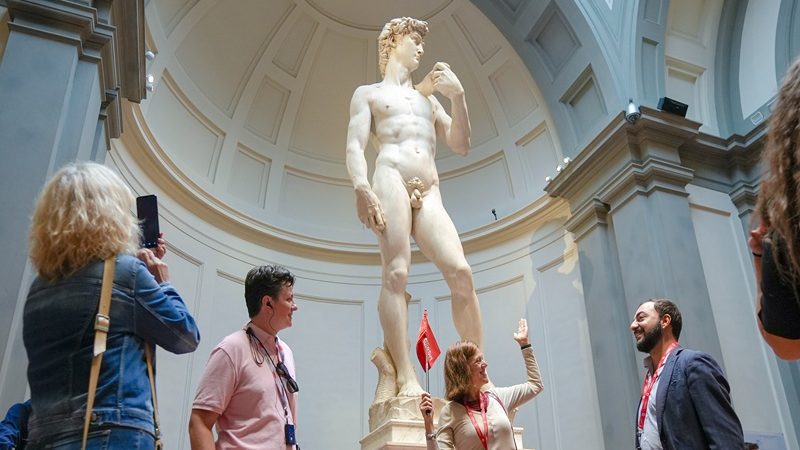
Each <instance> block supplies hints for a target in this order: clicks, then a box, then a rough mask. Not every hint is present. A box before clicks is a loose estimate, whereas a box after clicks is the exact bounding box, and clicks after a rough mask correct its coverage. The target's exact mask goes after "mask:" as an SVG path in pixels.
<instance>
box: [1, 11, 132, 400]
mask: <svg viewBox="0 0 800 450" xmlns="http://www.w3.org/2000/svg"><path fill="white" fill-rule="evenodd" d="M5 7H6V8H7V13H8V17H9V21H8V23H7V28H8V40H7V43H6V45H5V50H4V52H3V54H2V60H0V105H2V108H0V136H2V139H3V145H2V146H0V149H1V150H0V155H2V156H3V161H5V162H6V163H5V164H2V165H0V178H2V179H3V180H6V183H7V184H9V186H13V188H9V189H5V190H4V191H3V192H2V193H0V208H2V210H3V212H4V213H3V220H2V221H0V234H1V235H2V236H3V238H4V241H5V242H6V245H5V246H4V248H5V250H6V254H5V256H6V259H5V261H6V264H5V270H3V272H2V274H0V360H2V361H3V363H2V366H0V367H2V369H1V370H2V373H0V409H5V408H6V407H7V406H9V404H11V403H12V402H15V401H19V400H21V399H22V397H23V396H24V392H25V390H26V389H25V385H26V383H25V364H24V354H25V352H24V349H23V346H22V339H21V331H22V329H21V328H22V325H21V320H22V313H21V312H22V307H23V305H24V300H25V296H26V294H27V291H28V286H29V285H30V282H31V278H32V277H33V270H32V269H31V268H30V266H29V265H28V245H27V240H28V239H27V237H28V229H29V226H30V217H31V214H32V209H33V204H34V203H35V200H36V198H37V196H38V193H39V191H40V190H41V188H42V186H43V185H44V183H45V182H46V181H47V179H48V178H49V177H50V176H51V175H52V173H53V172H54V171H55V170H57V169H58V168H59V167H61V166H63V165H64V164H66V163H68V162H71V161H75V160H87V159H91V160H97V161H103V160H104V159H105V153H106V150H107V149H108V148H109V143H110V139H111V138H114V137H118V136H119V135H120V133H121V131H122V127H121V124H122V122H121V119H122V116H121V109H120V102H121V100H122V99H121V94H122V95H124V96H125V97H127V98H128V99H129V100H131V101H136V102H138V101H140V100H141V99H142V98H143V97H144V94H145V89H144V69H145V65H144V20H143V18H144V1H143V0H118V1H112V0H95V1H84V2H74V1H66V0H6V1H5ZM12 162H13V163H12ZM20 355H21V356H20ZM10 361H14V363H13V364H12V363H10Z"/></svg>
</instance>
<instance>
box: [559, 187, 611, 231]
mask: <svg viewBox="0 0 800 450" xmlns="http://www.w3.org/2000/svg"><path fill="white" fill-rule="evenodd" d="M608 211H609V208H608V205H607V204H605V203H603V202H602V201H600V199H597V198H592V199H591V200H589V201H588V202H586V203H584V204H582V205H580V206H578V207H577V208H575V210H574V211H573V212H572V216H571V217H570V218H569V220H567V222H566V223H565V224H564V228H566V230H567V231H569V232H570V233H572V234H573V235H574V237H575V241H576V242H579V241H580V240H581V239H583V237H584V236H586V234H588V233H589V232H590V231H592V230H594V229H595V228H597V227H607V226H608Z"/></svg>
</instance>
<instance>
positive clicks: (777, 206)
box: [756, 58, 800, 280]
mask: <svg viewBox="0 0 800 450" xmlns="http://www.w3.org/2000/svg"><path fill="white" fill-rule="evenodd" d="M768 126H769V131H768V134H767V147H766V149H765V151H764V156H763V163H764V165H765V166H767V167H769V172H768V173H767V174H765V177H764V179H763V180H762V181H761V186H760V192H759V197H758V203H757V207H756V209H757V211H758V213H759V215H760V216H761V220H762V221H763V222H764V223H765V224H766V225H767V226H768V227H769V229H770V237H772V238H778V239H779V243H780V245H781V248H780V250H781V251H777V249H776V251H775V252H774V254H775V255H778V254H783V255H784V256H785V257H786V258H785V261H786V262H787V263H788V267H785V265H783V264H779V265H778V267H783V268H784V269H785V271H786V272H788V273H787V274H788V275H789V276H790V278H792V279H795V280H797V279H800V189H799V188H798V187H799V186H800V58H798V59H796V60H795V61H794V63H792V65H791V66H790V67H789V70H788V71H787V73H786V76H785V77H784V79H783V82H782V84H781V88H780V91H779V93H778V100H777V102H776V103H775V108H774V109H773V111H772V115H771V116H770V119H769V125H768ZM781 259H784V258H781Z"/></svg>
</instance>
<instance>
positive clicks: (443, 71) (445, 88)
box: [431, 62, 464, 99]
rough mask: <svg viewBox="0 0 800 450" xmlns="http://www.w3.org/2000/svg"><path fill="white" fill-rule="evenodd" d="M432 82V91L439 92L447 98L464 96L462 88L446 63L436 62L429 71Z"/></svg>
mask: <svg viewBox="0 0 800 450" xmlns="http://www.w3.org/2000/svg"><path fill="white" fill-rule="evenodd" d="M431 74H432V75H431V78H432V80H433V90H434V91H438V92H441V93H442V95H444V96H445V97H447V98H451V99H452V98H453V97H455V96H456V95H463V94H464V87H463V86H462V85H461V81H460V80H459V79H458V77H457V76H456V74H455V73H454V72H453V71H452V70H451V69H450V66H449V65H448V64H447V63H443V62H437V63H436V64H434V66H433V70H432V71H431Z"/></svg>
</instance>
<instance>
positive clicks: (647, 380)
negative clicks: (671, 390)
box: [639, 342, 678, 430]
mask: <svg viewBox="0 0 800 450" xmlns="http://www.w3.org/2000/svg"><path fill="white" fill-rule="evenodd" d="M677 346H678V343H677V342H673V343H672V344H670V346H669V347H667V351H665V352H664V356H662V357H661V361H659V362H658V366H656V367H655V369H654V370H653V371H652V372H648V374H647V375H646V376H645V377H644V384H643V385H642V406H641V410H640V411H639V429H640V430H641V429H643V428H644V419H645V417H646V416H647V403H648V402H649V401H650V393H651V392H652V391H653V385H655V384H656V381H658V377H660V376H661V372H660V371H661V368H662V367H663V366H664V363H665V362H666V361H667V356H669V354H670V352H672V350H673V349H674V348H675V347H677Z"/></svg>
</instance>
